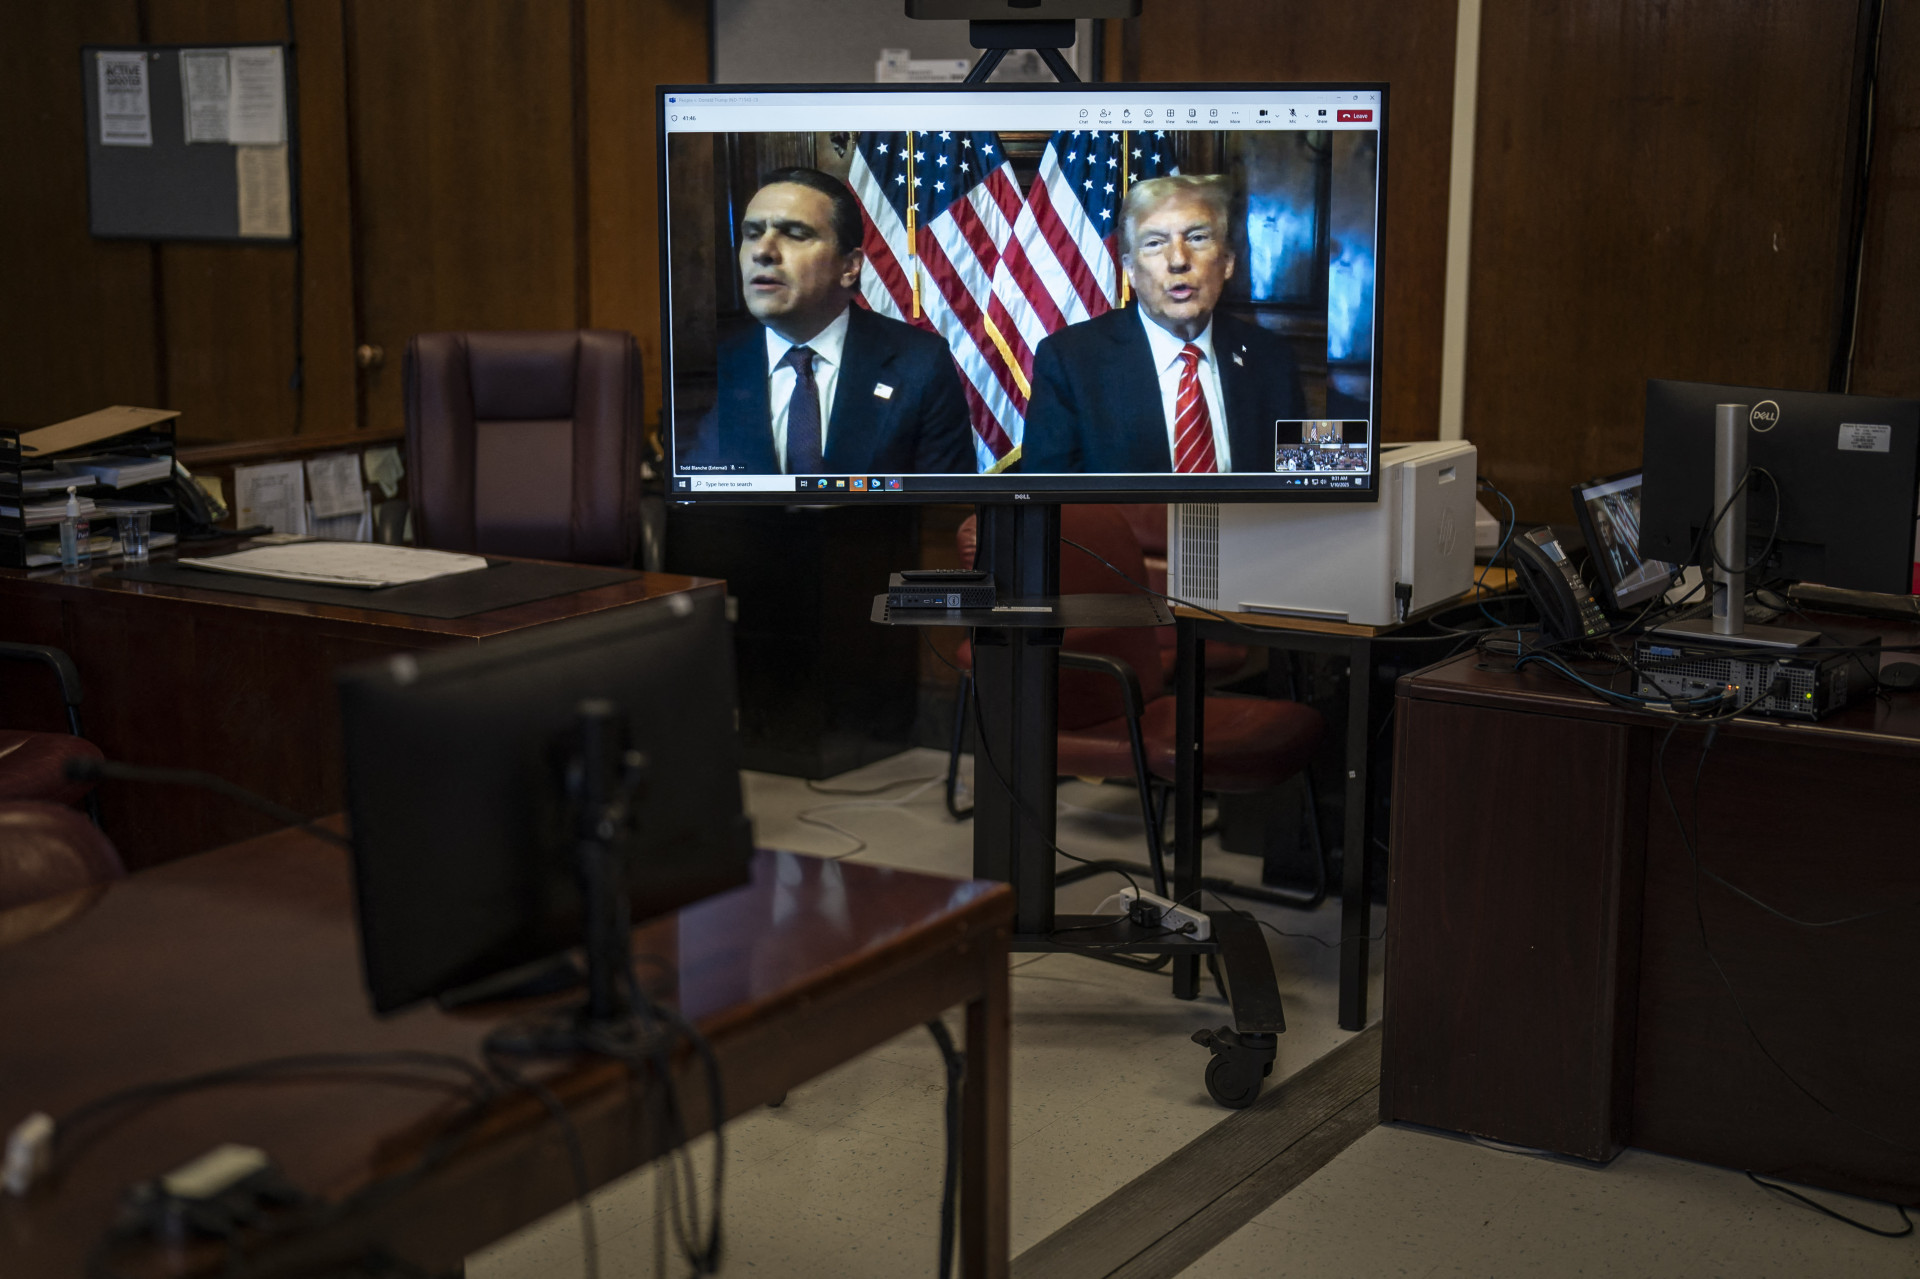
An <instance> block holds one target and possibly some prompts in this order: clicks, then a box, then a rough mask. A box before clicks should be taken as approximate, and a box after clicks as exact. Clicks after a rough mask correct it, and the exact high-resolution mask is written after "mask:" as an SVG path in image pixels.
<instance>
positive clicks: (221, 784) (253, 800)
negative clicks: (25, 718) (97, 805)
mask: <svg viewBox="0 0 1920 1279" xmlns="http://www.w3.org/2000/svg"><path fill="white" fill-rule="evenodd" d="M66 776H67V780H69V781H75V782H94V781H99V780H101V779H103V778H104V779H106V780H108V781H115V782H158V783H160V784H161V785H165V786H197V787H199V788H201V789H202V790H210V791H212V792H213V793H214V794H216V795H224V796H226V797H227V798H228V799H230V800H233V801H234V802H235V803H238V804H240V805H242V806H244V807H247V808H251V809H254V810H255V811H257V812H262V813H265V814H266V815H267V816H269V817H271V818H273V819H274V820H275V821H277V822H281V823H284V824H285V825H288V826H297V827H299V828H300V829H301V830H303V831H305V832H307V834H309V835H312V836H313V837H314V838H316V839H324V840H326V841H327V842H328V843H329V844H336V845H338V846H339V847H341V848H346V849H351V848H352V847H353V841H352V840H351V839H349V838H347V837H346V836H345V835H342V834H340V832H338V831H333V830H328V829H327V828H326V827H325V826H321V825H319V824H318V823H316V822H314V821H312V820H310V819H309V818H308V817H307V815H306V814H305V813H299V812H295V811H294V810H293V809H291V808H288V807H287V806H286V805H284V804H279V803H276V802H274V801H273V800H270V799H268V798H267V797H266V796H264V795H258V794H255V793H254V792H253V791H250V790H248V789H247V788H246V787H244V786H238V785H235V784H234V783H233V782H230V781H228V780H227V779H226V778H224V777H219V776H216V775H214V774H213V773H203V772H201V771H200V770H199V769H197V768H149V767H147V766H146V765H143V764H120V763H115V762H114V761H112V760H106V759H73V760H68V761H67V768H66Z"/></svg>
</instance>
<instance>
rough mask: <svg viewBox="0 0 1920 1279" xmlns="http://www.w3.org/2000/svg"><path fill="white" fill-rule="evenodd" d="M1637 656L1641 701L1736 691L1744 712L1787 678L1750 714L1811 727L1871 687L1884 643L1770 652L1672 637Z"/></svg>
mask: <svg viewBox="0 0 1920 1279" xmlns="http://www.w3.org/2000/svg"><path fill="white" fill-rule="evenodd" d="M1821 638H1822V639H1823V640H1824V639H1825V637H1824V636H1823V637H1821ZM1826 642H1828V643H1831V642H1832V641H1826ZM1862 650H1864V651H1862ZM1633 658H1634V663H1633V664H1634V669H1635V672H1636V675H1635V679H1634V690H1635V691H1636V692H1638V693H1640V694H1641V695H1642V696H1646V697H1700V696H1705V695H1707V694H1711V693H1715V692H1718V691H1720V690H1723V689H1725V688H1727V687H1729V686H1731V687H1732V689H1733V697H1734V704H1735V705H1740V706H1745V705H1746V703H1747V702H1748V701H1750V700H1752V698H1753V697H1754V696H1755V695H1756V694H1757V693H1758V692H1759V691H1760V689H1761V688H1762V687H1768V688H1772V687H1773V685H1774V684H1776V683H1777V682H1778V681H1780V680H1783V679H1784V680H1785V681H1786V687H1785V688H1781V689H1776V690H1775V691H1773V692H1771V693H1769V694H1768V695H1767V696H1765V697H1763V698H1761V699H1760V700H1759V701H1758V702H1756V703H1755V704H1754V705H1753V706H1752V707H1751V708H1750V709H1751V711H1752V713H1753V714H1755V715H1770V716H1772V717H1774V718H1776V719H1797V720H1805V721H1809V722H1811V721H1813V720H1819V719H1825V718H1826V717H1827V716H1828V715H1831V714H1833V713H1834V712H1835V711H1837V710H1840V709H1841V708H1842V707H1844V706H1846V704H1847V703H1848V702H1850V701H1852V700H1853V699H1854V697H1855V696H1857V695H1858V694H1859V693H1862V692H1864V691H1865V690H1867V689H1868V688H1870V687H1872V685H1873V683H1874V681H1875V679H1876V678H1877V673H1878V671H1879V667H1880V639H1879V637H1878V636H1873V637H1871V638H1869V639H1867V640H1866V642H1865V643H1864V644H1860V645H1858V646H1857V647H1856V649H1855V651H1853V652H1839V653H1836V652H1830V651H1826V652H1811V653H1809V652H1800V651H1797V650H1795V649H1793V648H1790V647H1782V648H1780V649H1778V650H1776V651H1774V652H1768V651H1766V650H1765V649H1764V648H1763V647H1761V646H1759V645H1755V644H1753V643H1751V642H1748V643H1746V644H1743V643H1742V642H1741V640H1740V638H1739V637H1738V636H1729V637H1727V638H1726V639H1725V640H1718V641H1716V640H1709V639H1704V638H1693V637H1682V636H1676V635H1673V634H1670V633H1669V634H1656V635H1647V636H1642V637H1641V638H1639V639H1638V640H1636V641H1634V646H1633ZM1729 709H1731V708H1729Z"/></svg>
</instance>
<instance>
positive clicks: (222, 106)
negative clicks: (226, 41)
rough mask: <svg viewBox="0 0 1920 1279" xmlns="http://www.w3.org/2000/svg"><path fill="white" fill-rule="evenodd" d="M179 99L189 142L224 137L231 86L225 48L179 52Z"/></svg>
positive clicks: (220, 139)
mask: <svg viewBox="0 0 1920 1279" xmlns="http://www.w3.org/2000/svg"><path fill="white" fill-rule="evenodd" d="M180 99H181V106H182V108H183V110H184V112H185V115H186V129H187V141H188V142H189V143H194V142H225V141H226V140H227V114H228V112H229V110H230V109H231V106H230V104H231V102H232V99H233V89H232V78H231V77H230V76H229V75H228V74H227V51H226V50H225V49H182V50H181V51H180Z"/></svg>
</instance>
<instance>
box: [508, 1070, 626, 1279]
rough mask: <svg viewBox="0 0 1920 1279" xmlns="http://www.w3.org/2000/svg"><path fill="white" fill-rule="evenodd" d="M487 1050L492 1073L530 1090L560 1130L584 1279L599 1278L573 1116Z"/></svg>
mask: <svg viewBox="0 0 1920 1279" xmlns="http://www.w3.org/2000/svg"><path fill="white" fill-rule="evenodd" d="M486 1053H487V1064H488V1066H490V1067H491V1068H492V1069H493V1072H494V1073H495V1074H497V1075H499V1076H500V1077H501V1078H502V1079H504V1080H506V1081H507V1082H508V1083H509V1084H511V1085H512V1086H513V1087H515V1088H517V1089H520V1090H522V1091H525V1092H528V1093H531V1094H532V1095H533V1098H534V1100H536V1101H538V1102H539V1103H540V1105H541V1107H542V1108H544V1109H545V1110H546V1112H547V1114H548V1115H549V1116H551V1117H552V1119H553V1122H554V1124H555V1125H556V1126H557V1127H558V1128H559V1129H560V1137H561V1140H562V1141H563V1142H564V1143H565V1145H566V1149H567V1166H568V1167H569V1169H570V1170H571V1171H572V1173H573V1189H574V1195H573V1202H574V1206H575V1207H576V1208H577V1209H578V1210H579V1213H580V1256H581V1270H582V1272H583V1273H584V1274H585V1275H586V1279H599V1276H600V1235H599V1232H598V1230H596V1229H595V1227H594V1221H593V1204H592V1203H591V1202H590V1200H589V1198H588V1196H590V1195H591V1194H592V1193H593V1181H592V1179H591V1178H590V1177H589V1176H588V1175H587V1155H586V1150H585V1149H584V1148H583V1147H582V1145H581V1143H580V1130H579V1129H578V1128H577V1127H575V1126H574V1122H573V1116H572V1115H570V1114H568V1113H567V1105H566V1103H565V1102H563V1101H561V1100H560V1098H559V1097H557V1096H555V1095H554V1092H553V1090H552V1089H551V1088H548V1087H547V1086H546V1085H545V1084H543V1083H541V1082H540V1081H539V1080H537V1079H529V1078H527V1077H526V1076H525V1075H523V1074H521V1073H520V1072H519V1071H518V1070H516V1069H515V1068H514V1067H513V1066H512V1065H510V1064H509V1063H508V1062H507V1061H506V1060H505V1059H504V1058H502V1057H501V1056H499V1054H498V1053H496V1052H494V1051H492V1050H491V1049H487V1050H486Z"/></svg>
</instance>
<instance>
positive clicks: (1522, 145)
mask: <svg viewBox="0 0 1920 1279" xmlns="http://www.w3.org/2000/svg"><path fill="white" fill-rule="evenodd" d="M1867 7H1868V6H1865V5H1856V4H1852V3H1832V4H1819V5H1809V4H1805V3H1800V2H1799V0H1693V2H1692V3H1689V4H1684V5H1676V4H1666V3H1661V2H1659V0H1628V2H1626V3H1621V2H1620V0H1578V2H1577V3H1576V2H1574V0H1485V7H1484V10H1483V15H1484V21H1483V25H1482V35H1481V44H1480V94H1479V121H1478V128H1477V130H1476V142H1475V165H1474V217H1473V258H1472V263H1473V266H1472V283H1471V290H1470V293H1469V299H1468V308H1469V312H1468V329H1467V332H1468V338H1467V383H1466V410H1465V423H1466V434H1467V437H1468V438H1469V439H1471V440H1473V441H1474V442H1475V443H1476V444H1478V445H1479V446H1480V450H1481V466H1482V469H1483V470H1484V471H1486V472H1489V473H1491V474H1492V475H1494V476H1495V477H1497V478H1498V480H1499V481H1500V482H1501V484H1502V485H1503V486H1504V487H1505V489H1506V491H1507V493H1508V495H1509V496H1511V497H1512V498H1513V500H1514V502H1515V503H1516V504H1517V505H1518V507H1519V509H1520V514H1521V516H1522V517H1523V518H1525V519H1528V520H1536V521H1537V520H1555V521H1559V522H1562V523H1566V522H1570V520H1571V516H1572V510H1571V506H1570V500H1571V499H1570V497H1569V494H1568V486H1569V485H1570V484H1573V483H1574V482H1576V481H1578V480H1581V479H1584V478H1587V477H1590V476H1594V475H1604V474H1607V473H1609V472H1612V471H1618V470H1622V469H1625V468H1627V467H1630V466H1633V465H1635V464H1637V463H1638V461H1639V458H1640V454H1641V437H1642V432H1643V423H1644V413H1645V392H1646V380H1647V379H1648V378H1650V377H1671V378H1682V379H1686V380H1690V381H1704V382H1736V383H1747V384H1753V385H1761V386H1780V387H1789V388H1799V389H1808V390H1825V389H1827V384H1828V377H1829V372H1830V367H1831V364H1832V361H1833V357H1834V353H1835V348H1836V342H1837V341H1838V338H1839V335H1840V333H1841V330H1842V325H1843V322H1844V320H1845V314H1844V311H1843V305H1842V304H1843V300H1844V297H1845V288H1846V274H1847V270H1848V266H1849V262H1848V253H1847V245H1848V243H1849V238H1850V235H1849V233H1850V228H1851V225H1852V223H1851V203H1850V201H1851V193H1852V174H1853V170H1854V160H1855V152H1854V150H1853V147H1852V141H1853V136H1854V134H1853V115H1854V112H1855V111H1856V109H1857V96H1856V95H1857V94H1858V92H1859V89H1860V87H1861V76H1862V70H1863V68H1862V65H1861V63H1862V58H1863V54H1864V51H1865V40H1864V36H1865V35H1866V30H1865V10H1866V8H1867Z"/></svg>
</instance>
